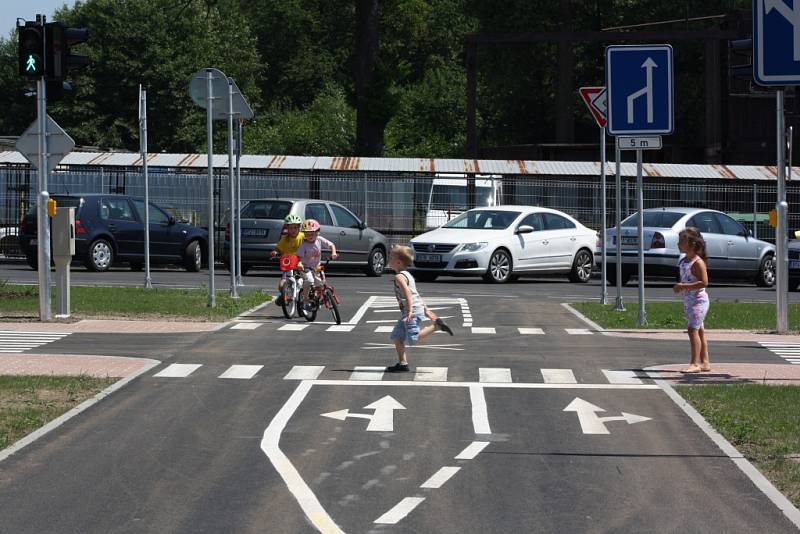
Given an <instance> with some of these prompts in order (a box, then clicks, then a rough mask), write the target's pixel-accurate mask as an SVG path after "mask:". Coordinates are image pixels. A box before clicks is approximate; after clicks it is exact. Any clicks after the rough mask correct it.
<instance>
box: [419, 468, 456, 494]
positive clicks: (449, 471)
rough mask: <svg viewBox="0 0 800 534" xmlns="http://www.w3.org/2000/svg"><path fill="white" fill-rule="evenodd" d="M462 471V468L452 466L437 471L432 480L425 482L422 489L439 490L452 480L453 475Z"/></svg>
mask: <svg viewBox="0 0 800 534" xmlns="http://www.w3.org/2000/svg"><path fill="white" fill-rule="evenodd" d="M460 469H461V468H460V467H450V466H446V467H442V468H441V469H439V470H438V471H436V473H435V474H434V475H433V476H432V477H431V478H429V479H428V480H426V481H425V482H423V483H422V485H421V486H420V488H425V489H439V488H441V487H442V486H443V485H444V483H445V482H447V481H448V480H450V478H451V477H452V476H453V475H455V474H456V473H458V471H459V470H460Z"/></svg>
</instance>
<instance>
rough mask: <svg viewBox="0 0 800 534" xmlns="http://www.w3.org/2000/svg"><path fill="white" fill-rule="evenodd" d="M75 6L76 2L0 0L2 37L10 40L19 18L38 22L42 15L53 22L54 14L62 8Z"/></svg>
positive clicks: (63, 0) (71, 0)
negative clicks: (38, 15) (37, 19)
mask: <svg viewBox="0 0 800 534" xmlns="http://www.w3.org/2000/svg"><path fill="white" fill-rule="evenodd" d="M64 4H66V5H68V6H72V5H75V0H0V36H2V37H4V38H6V39H7V38H8V37H9V36H10V35H11V30H13V29H14V26H16V25H17V17H22V18H24V19H26V20H36V14H37V13H41V14H43V15H45V16H46V17H47V20H48V21H52V20H53V12H54V11H55V10H56V9H57V8H60V7H62V6H63V5H64Z"/></svg>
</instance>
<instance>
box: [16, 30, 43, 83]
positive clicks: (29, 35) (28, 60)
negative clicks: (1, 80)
mask: <svg viewBox="0 0 800 534" xmlns="http://www.w3.org/2000/svg"><path fill="white" fill-rule="evenodd" d="M18 33H19V74H20V76H24V77H26V78H41V77H42V76H44V71H45V68H44V58H45V55H44V33H45V32H44V27H42V26H41V25H40V24H38V23H36V22H33V21H28V22H26V23H25V26H19V27H18Z"/></svg>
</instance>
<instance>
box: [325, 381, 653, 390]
mask: <svg viewBox="0 0 800 534" xmlns="http://www.w3.org/2000/svg"><path fill="white" fill-rule="evenodd" d="M313 383H314V385H320V386H370V387H374V386H375V384H373V383H372V382H371V381H366V380H314V381H313ZM380 385H381V386H386V387H435V388H444V387H447V388H465V387H466V388H468V387H471V386H479V387H482V388H498V389H600V390H602V389H608V390H613V389H658V386H657V385H655V384H583V383H581V384H543V383H542V382H425V381H420V380H387V381H384V382H381V384H380Z"/></svg>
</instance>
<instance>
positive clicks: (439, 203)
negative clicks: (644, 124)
mask: <svg viewBox="0 0 800 534" xmlns="http://www.w3.org/2000/svg"><path fill="white" fill-rule="evenodd" d="M493 204H494V202H493V199H492V188H491V187H475V205H476V206H479V207H482V206H491V205H493ZM430 209H432V210H443V211H446V210H455V211H466V210H467V186H466V185H463V186H462V185H445V184H434V186H433V194H432V195H431V208H430Z"/></svg>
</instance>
